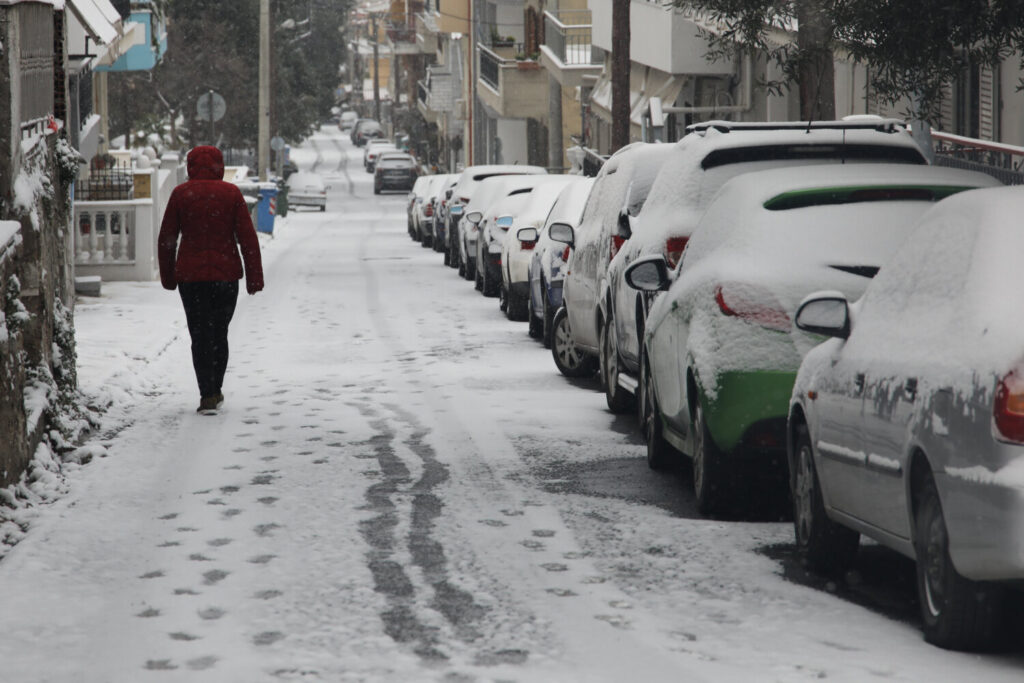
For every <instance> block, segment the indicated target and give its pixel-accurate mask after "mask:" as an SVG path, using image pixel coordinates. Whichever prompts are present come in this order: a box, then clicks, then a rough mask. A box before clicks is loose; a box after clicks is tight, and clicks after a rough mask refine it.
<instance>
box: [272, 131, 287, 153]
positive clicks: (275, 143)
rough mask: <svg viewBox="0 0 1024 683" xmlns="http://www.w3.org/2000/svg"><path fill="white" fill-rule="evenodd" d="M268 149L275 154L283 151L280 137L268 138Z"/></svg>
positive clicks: (282, 140) (282, 141)
mask: <svg viewBox="0 0 1024 683" xmlns="http://www.w3.org/2000/svg"><path fill="white" fill-rule="evenodd" d="M270 149H272V150H274V151H275V152H280V151H281V150H282V149H284V138H283V137H281V136H280V135H275V136H274V137H272V138H270Z"/></svg>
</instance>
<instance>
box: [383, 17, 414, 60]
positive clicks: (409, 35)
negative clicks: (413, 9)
mask: <svg viewBox="0 0 1024 683" xmlns="http://www.w3.org/2000/svg"><path fill="white" fill-rule="evenodd" d="M385 31H386V33H387V36H388V42H389V43H391V51H392V52H393V53H394V54H396V55H418V54H422V53H421V52H420V47H419V45H418V44H417V42H416V24H415V22H414V20H413V19H412V18H410V19H409V20H408V21H406V22H390V23H388V25H387V26H386V27H385Z"/></svg>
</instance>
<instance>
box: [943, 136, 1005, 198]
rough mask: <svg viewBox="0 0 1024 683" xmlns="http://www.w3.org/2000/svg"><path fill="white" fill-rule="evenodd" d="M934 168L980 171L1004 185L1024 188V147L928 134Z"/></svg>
mask: <svg viewBox="0 0 1024 683" xmlns="http://www.w3.org/2000/svg"><path fill="white" fill-rule="evenodd" d="M932 144H933V146H934V149H935V163H936V165H938V166H949V167H952V168H962V169H966V170H969V171H980V172H982V173H987V174H989V175H990V176H992V177H994V178H996V179H997V180H999V181H1000V182H1001V183H1003V184H1004V185H1024V147H1015V146H1014V145H1004V144H1002V143H1000V142H989V141H987V140H977V139H974V138H966V137H963V136H960V135H952V134H950V133H940V132H936V131H932Z"/></svg>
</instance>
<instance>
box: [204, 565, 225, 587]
mask: <svg viewBox="0 0 1024 683" xmlns="http://www.w3.org/2000/svg"><path fill="white" fill-rule="evenodd" d="M227 576H228V573H227V572H226V571H224V570H223V569H211V570H210V571H208V572H203V583H204V584H206V585H207V586H213V585H215V584H218V583H220V582H221V581H223V580H224V579H226V578H227Z"/></svg>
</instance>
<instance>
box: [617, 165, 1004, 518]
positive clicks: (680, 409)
mask: <svg viewBox="0 0 1024 683" xmlns="http://www.w3.org/2000/svg"><path fill="white" fill-rule="evenodd" d="M824 169H827V173H825V172H823V170H824ZM992 185H998V181H996V180H995V179H994V178H992V177H991V176H988V175H984V174H982V173H976V172H973V171H961V170H959V169H951V168H939V167H935V166H912V165H907V164H845V165H840V164H831V165H829V166H827V167H822V166H799V167H793V168H777V169H773V170H770V171H757V172H755V173H745V174H743V175H739V176H737V177H735V178H733V179H732V180H730V181H729V182H727V183H726V184H725V185H723V186H722V189H721V190H720V191H719V193H718V194H717V196H716V197H715V199H714V200H712V201H711V203H710V204H709V206H708V209H707V211H706V212H705V214H704V216H703V218H701V220H700V223H699V224H698V225H697V229H696V230H695V231H694V233H693V236H692V237H691V238H690V241H689V244H688V245H687V247H686V251H685V252H684V253H683V261H682V264H681V265H680V266H679V268H678V271H677V273H678V276H677V277H675V278H673V274H672V273H670V271H669V270H668V267H667V265H666V263H665V259H664V257H662V256H661V255H660V254H655V255H651V256H647V257H645V258H643V259H639V260H637V261H635V262H634V263H633V264H632V265H631V266H630V267H629V268H628V269H627V270H626V278H627V282H630V284H631V285H632V286H634V287H637V288H639V289H644V290H648V291H664V290H667V291H665V293H664V294H663V295H662V296H660V297H658V298H657V299H656V300H655V302H654V304H653V305H652V306H651V310H650V314H649V316H648V318H647V326H646V329H645V331H644V346H643V359H644V362H643V368H642V371H641V375H640V377H641V379H640V391H639V395H640V396H641V397H642V401H641V408H640V413H641V416H642V422H643V424H644V426H645V431H646V436H647V449H648V451H647V453H648V464H649V465H650V466H651V467H653V468H659V467H664V466H667V465H669V464H671V463H672V462H673V459H674V458H675V453H676V451H681V452H682V453H685V454H686V455H688V456H690V458H691V460H692V464H693V467H692V471H693V488H694V494H695V498H696V500H697V508H698V510H699V511H700V512H701V513H702V514H707V515H719V514H729V515H732V514H736V512H737V511H739V509H740V508H742V506H743V505H749V504H752V503H755V502H756V503H761V504H764V505H767V506H768V507H770V508H772V509H774V508H776V506H779V507H781V506H782V503H783V501H785V500H788V496H787V487H786V485H785V484H786V480H785V474H786V472H787V468H786V416H787V413H788V407H789V399H790V395H791V394H792V391H793V380H794V378H795V377H796V371H797V368H798V367H799V366H800V361H801V360H802V359H803V356H804V354H806V353H807V352H808V351H809V350H810V349H811V348H812V347H813V346H814V345H815V344H816V343H817V342H818V341H820V339H819V338H815V337H812V336H811V335H809V334H807V333H805V332H803V331H800V330H798V329H795V328H794V325H793V316H794V314H795V313H796V310H797V307H798V305H799V304H800V302H801V301H802V300H803V298H804V297H806V296H807V295H808V294H810V293H811V292H815V291H817V290H822V289H829V290H834V291H838V292H841V293H842V294H843V295H844V296H846V297H850V298H856V297H858V296H860V294H861V293H863V291H864V290H865V289H866V288H867V286H868V283H870V282H871V278H872V277H873V276H874V275H875V273H877V272H878V269H879V267H880V266H882V265H883V264H884V263H885V262H886V261H887V260H888V259H889V258H890V257H891V256H892V254H893V253H895V251H896V249H898V248H899V246H900V245H901V244H902V242H903V240H904V239H905V238H906V236H907V235H909V234H910V231H911V229H912V228H913V226H914V224H915V223H916V221H917V220H918V219H919V218H920V217H921V215H922V214H924V213H925V212H926V211H927V210H928V209H930V208H931V207H932V205H933V202H935V201H937V200H939V199H941V198H943V197H946V196H949V195H951V194H955V193H957V192H961V191H963V190H968V189H972V188H978V187H990V186H992ZM936 267H937V268H941V266H940V265H939V264H936ZM651 268H654V269H655V270H657V271H659V272H658V274H657V277H650V275H651V272H650V270H651ZM645 269H646V270H647V271H648V276H647V277H643V276H640V277H638V274H642V273H643V271H644V270H645Z"/></svg>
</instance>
